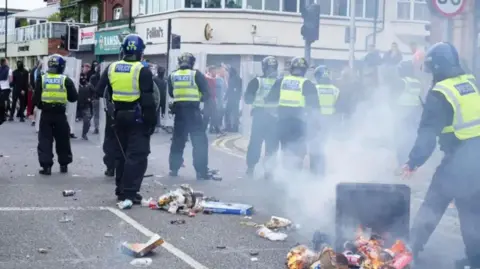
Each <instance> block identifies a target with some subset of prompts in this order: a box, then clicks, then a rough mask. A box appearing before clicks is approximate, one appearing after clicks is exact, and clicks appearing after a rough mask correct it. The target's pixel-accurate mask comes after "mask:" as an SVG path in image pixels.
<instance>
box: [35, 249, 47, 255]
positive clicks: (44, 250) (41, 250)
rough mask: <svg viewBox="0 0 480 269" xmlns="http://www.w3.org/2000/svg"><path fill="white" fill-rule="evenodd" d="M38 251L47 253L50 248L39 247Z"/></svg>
mask: <svg viewBox="0 0 480 269" xmlns="http://www.w3.org/2000/svg"><path fill="white" fill-rule="evenodd" d="M37 251H38V253H40V254H47V253H48V250H47V249H46V248H39V249H38V250H37Z"/></svg>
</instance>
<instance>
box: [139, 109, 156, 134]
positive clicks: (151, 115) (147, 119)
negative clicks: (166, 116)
mask: <svg viewBox="0 0 480 269" xmlns="http://www.w3.org/2000/svg"><path fill="white" fill-rule="evenodd" d="M142 111H143V122H144V123H145V125H146V126H147V127H149V128H150V127H153V129H154V130H155V126H156V125H157V112H156V110H155V108H143V109H142Z"/></svg>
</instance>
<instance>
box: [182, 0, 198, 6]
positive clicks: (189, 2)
mask: <svg viewBox="0 0 480 269" xmlns="http://www.w3.org/2000/svg"><path fill="white" fill-rule="evenodd" d="M185 8H202V0H185Z"/></svg>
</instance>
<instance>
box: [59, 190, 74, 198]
mask: <svg viewBox="0 0 480 269" xmlns="http://www.w3.org/2000/svg"><path fill="white" fill-rule="evenodd" d="M62 195H63V197H69V196H74V195H75V191H74V190H64V191H62Z"/></svg>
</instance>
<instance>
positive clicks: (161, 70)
mask: <svg viewBox="0 0 480 269" xmlns="http://www.w3.org/2000/svg"><path fill="white" fill-rule="evenodd" d="M165 72H166V70H165V67H163V66H159V67H158V68H157V74H156V76H154V77H153V82H154V83H155V84H156V85H157V88H158V90H159V92H160V105H159V109H158V112H157V115H158V120H157V128H159V127H160V126H161V119H163V118H164V117H165V112H166V111H167V80H166V79H165Z"/></svg>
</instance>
